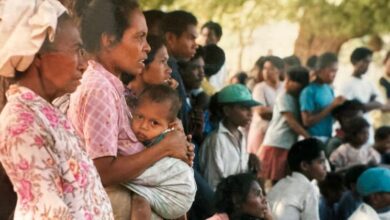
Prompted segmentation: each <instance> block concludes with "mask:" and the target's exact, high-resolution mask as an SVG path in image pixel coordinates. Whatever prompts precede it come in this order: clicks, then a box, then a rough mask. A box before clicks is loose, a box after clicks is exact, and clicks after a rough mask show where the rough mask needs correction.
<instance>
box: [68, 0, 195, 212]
mask: <svg viewBox="0 0 390 220" xmlns="http://www.w3.org/2000/svg"><path fill="white" fill-rule="evenodd" d="M147 32H148V29H147V26H146V22H145V18H144V15H143V14H142V11H141V9H140V8H139V6H138V4H137V3H136V1H131V0H125V1H117V0H112V1H107V0H95V1H93V2H92V4H89V5H88V7H87V8H86V10H85V12H84V14H83V17H82V20H81V35H82V39H83V41H84V42H85V46H86V50H87V51H88V52H89V53H90V54H91V57H92V59H91V60H90V61H89V63H88V68H87V70H86V71H85V72H84V74H83V78H82V81H81V85H80V86H79V87H78V88H77V90H76V92H75V93H73V94H72V95H71V97H70V105H69V109H68V117H69V119H70V120H71V122H72V124H73V125H74V126H75V129H76V131H77V133H78V134H79V135H80V136H81V137H82V139H83V140H84V141H85V147H86V150H87V152H88V154H89V156H90V157H91V158H92V159H93V160H94V164H95V166H96V168H97V170H98V172H99V174H100V177H101V179H102V182H103V185H104V186H106V187H108V188H106V190H107V192H108V194H109V196H110V199H111V202H112V206H113V209H114V215H115V218H116V219H129V218H130V217H129V213H130V201H131V200H130V193H129V192H128V191H125V190H124V189H123V188H121V187H119V186H118V184H120V183H123V182H128V181H129V180H132V179H134V178H135V177H137V176H139V175H140V174H141V173H142V172H143V171H144V170H145V169H147V168H148V167H150V166H151V165H152V164H154V163H155V162H157V161H159V160H160V159H162V158H164V157H167V156H171V157H175V158H178V159H181V160H183V161H185V162H187V163H191V160H192V157H193V153H192V152H191V151H193V148H192V147H188V146H189V143H188V142H187V140H186V136H185V135H184V133H183V132H180V131H174V132H170V133H169V134H168V135H167V136H166V137H165V138H164V139H163V140H162V141H161V142H160V143H158V144H156V145H155V146H154V147H152V148H147V149H144V146H143V145H142V144H141V143H139V142H138V140H137V139H136V137H135V135H134V133H133V131H132V130H131V128H130V121H129V120H130V116H131V113H130V112H129V110H128V108H127V106H126V101H125V98H124V95H123V93H124V86H123V84H122V82H121V81H120V80H119V75H120V74H121V73H129V74H133V75H136V74H140V73H141V72H142V71H143V69H144V68H145V64H144V61H145V59H146V58H147V53H148V52H149V51H150V46H149V45H148V43H147V41H146V36H147Z"/></svg>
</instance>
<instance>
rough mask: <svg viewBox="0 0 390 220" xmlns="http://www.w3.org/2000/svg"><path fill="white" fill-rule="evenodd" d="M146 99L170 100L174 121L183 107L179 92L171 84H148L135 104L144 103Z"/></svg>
mask: <svg viewBox="0 0 390 220" xmlns="http://www.w3.org/2000/svg"><path fill="white" fill-rule="evenodd" d="M144 100H150V101H152V102H155V103H164V102H166V101H169V102H170V103H171V107H170V109H169V111H170V115H169V120H170V121H174V120H175V119H176V116H177V114H178V113H179V110H180V108H181V100H180V97H179V94H178V92H177V91H176V90H175V89H173V88H171V87H170V86H168V85H164V84H160V85H148V86H147V87H146V88H145V90H144V91H142V93H141V94H140V95H139V97H138V100H137V103H136V105H135V106H137V105H138V104H139V103H142V101H144Z"/></svg>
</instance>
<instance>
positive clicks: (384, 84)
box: [373, 51, 390, 128]
mask: <svg viewBox="0 0 390 220" xmlns="http://www.w3.org/2000/svg"><path fill="white" fill-rule="evenodd" d="M383 64H384V65H385V72H384V74H383V76H382V77H381V78H380V79H379V81H378V87H379V92H380V94H381V96H382V97H383V100H384V103H389V100H390V51H388V52H387V54H386V57H385V59H384V60H383ZM373 117H374V124H373V125H374V127H375V128H379V127H381V126H390V113H389V111H387V110H383V111H376V112H375V114H374V115H373Z"/></svg>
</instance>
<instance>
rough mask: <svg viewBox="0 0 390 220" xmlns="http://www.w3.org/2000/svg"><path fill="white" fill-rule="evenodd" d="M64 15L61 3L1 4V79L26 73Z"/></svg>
mask: <svg viewBox="0 0 390 220" xmlns="http://www.w3.org/2000/svg"><path fill="white" fill-rule="evenodd" d="M65 11H66V8H65V7H64V6H63V5H62V4H61V3H60V2H59V1H58V0H0V45H1V46H0V76H5V77H14V76H15V72H16V71H19V72H23V71H25V70H26V69H27V68H28V67H29V66H30V65H31V63H32V61H33V59H34V56H35V54H36V53H37V52H38V51H39V49H40V48H41V46H42V44H43V42H44V41H45V39H46V37H48V39H49V40H50V41H53V40H54V35H55V31H56V27H57V20H58V17H59V16H61V15H62V14H63V13H64V12H65Z"/></svg>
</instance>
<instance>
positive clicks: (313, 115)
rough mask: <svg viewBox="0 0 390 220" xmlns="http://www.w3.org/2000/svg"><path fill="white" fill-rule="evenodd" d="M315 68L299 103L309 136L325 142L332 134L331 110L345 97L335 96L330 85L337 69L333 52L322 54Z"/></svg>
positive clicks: (341, 102) (342, 101)
mask: <svg viewBox="0 0 390 220" xmlns="http://www.w3.org/2000/svg"><path fill="white" fill-rule="evenodd" d="M316 69H317V71H316V79H315V80H314V81H313V82H311V83H310V84H309V85H308V86H307V87H306V88H305V89H303V91H302V93H301V95H300V97H299V103H300V105H301V115H302V121H303V125H304V126H305V127H307V129H308V131H309V134H310V135H311V136H313V137H315V138H318V139H320V140H321V141H323V142H324V143H325V142H326V141H327V140H328V139H329V138H330V137H331V136H332V126H333V118H332V115H331V112H332V110H333V109H335V108H336V107H337V106H339V105H341V104H343V103H344V101H345V98H344V97H342V96H338V97H336V98H335V97H334V92H333V89H332V87H331V85H332V83H333V80H334V78H335V76H336V73H337V69H338V61H337V56H336V55H335V54H333V53H324V54H322V55H321V56H320V57H319V58H318V61H317V68H316Z"/></svg>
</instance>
